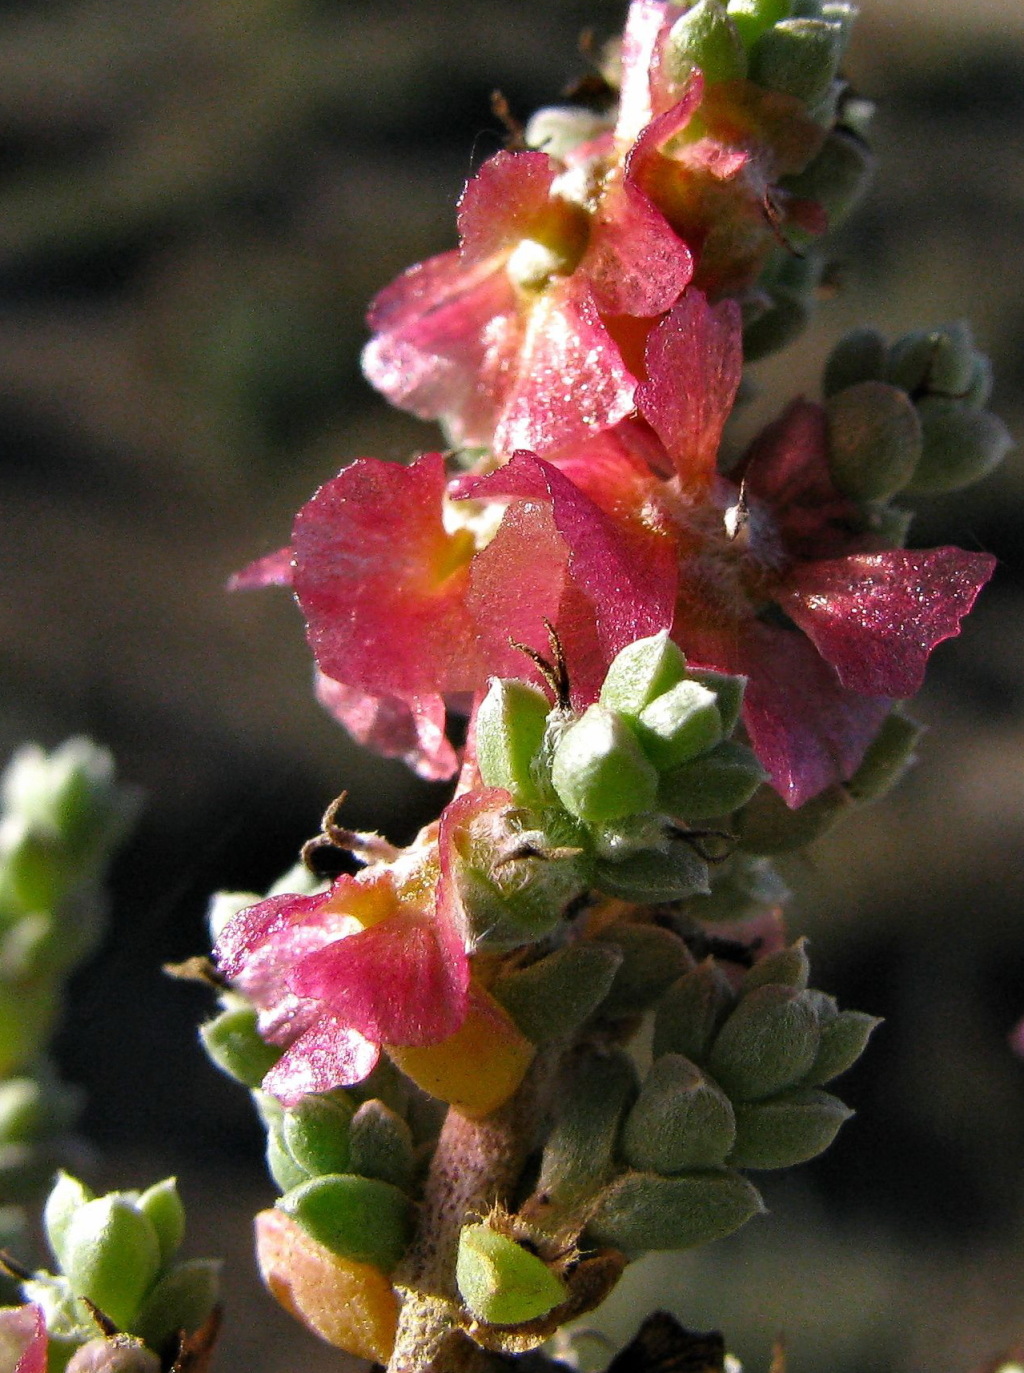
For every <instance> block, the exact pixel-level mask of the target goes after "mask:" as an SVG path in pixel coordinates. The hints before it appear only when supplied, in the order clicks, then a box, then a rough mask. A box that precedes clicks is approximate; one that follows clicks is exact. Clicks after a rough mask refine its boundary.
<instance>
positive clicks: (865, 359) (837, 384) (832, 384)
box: [822, 328, 889, 396]
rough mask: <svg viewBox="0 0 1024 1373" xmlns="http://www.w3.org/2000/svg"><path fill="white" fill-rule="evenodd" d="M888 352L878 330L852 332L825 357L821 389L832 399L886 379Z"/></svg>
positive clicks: (855, 330)
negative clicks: (852, 389) (848, 388)
mask: <svg viewBox="0 0 1024 1373" xmlns="http://www.w3.org/2000/svg"><path fill="white" fill-rule="evenodd" d="M888 356H889V349H888V347H887V346H886V342H885V339H884V338H883V337H882V335H881V334H880V333H879V332H878V330H877V329H867V328H862V329H852V330H851V331H850V332H849V333H848V334H844V335H843V337H842V338H841V339H840V340H839V342H838V343H837V344H836V346H835V347H834V348H833V349H832V351H831V353H829V355H828V361H827V362H826V363H825V376H824V380H823V383H822V389H823V390H824V392H825V395H826V396H834V395H835V393H836V392H837V391H844V390H845V389H846V388H847V387H848V386H857V385H859V384H860V382H862V381H882V380H884V378H885V369H886V361H887V359H888Z"/></svg>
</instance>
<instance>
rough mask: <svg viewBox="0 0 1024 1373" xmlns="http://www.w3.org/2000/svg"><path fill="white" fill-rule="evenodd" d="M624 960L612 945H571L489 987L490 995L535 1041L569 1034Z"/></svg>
mask: <svg viewBox="0 0 1024 1373" xmlns="http://www.w3.org/2000/svg"><path fill="white" fill-rule="evenodd" d="M621 962H622V954H621V952H620V951H619V950H618V949H616V948H613V947H612V946H611V945H602V944H595V943H590V942H587V943H579V944H569V945H567V946H566V947H565V948H562V949H556V950H555V951H554V953H550V954H548V955H547V957H546V958H542V959H540V960H539V961H538V962H537V963H531V964H529V965H528V966H527V967H525V968H517V969H514V970H513V971H512V972H510V973H506V974H505V975H504V976H503V977H500V978H498V980H497V981H496V982H495V983H494V984H493V985H492V986H491V989H490V990H491V995H492V996H494V997H495V999H496V1000H498V1001H500V1002H501V1004H502V1005H503V1006H504V1008H505V1010H506V1011H508V1013H509V1015H510V1016H511V1017H512V1019H513V1020H514V1021H515V1022H516V1024H517V1025H518V1026H519V1028H520V1030H522V1032H523V1034H524V1035H525V1036H526V1037H527V1039H529V1040H530V1041H531V1042H532V1043H534V1044H546V1043H547V1042H548V1041H550V1040H552V1039H563V1038H566V1039H567V1038H568V1037H569V1036H570V1035H573V1034H575V1032H576V1031H577V1030H578V1029H579V1028H580V1027H581V1026H582V1025H583V1024H585V1023H586V1021H588V1020H589V1019H590V1017H591V1016H592V1015H593V1014H594V1012H595V1011H596V1010H597V1008H598V1006H600V1004H601V1002H602V1001H603V1000H604V999H605V997H606V996H607V995H608V991H609V989H610V987H611V985H612V982H613V981H614V978H615V974H616V972H617V971H618V968H619V965H620V963H621Z"/></svg>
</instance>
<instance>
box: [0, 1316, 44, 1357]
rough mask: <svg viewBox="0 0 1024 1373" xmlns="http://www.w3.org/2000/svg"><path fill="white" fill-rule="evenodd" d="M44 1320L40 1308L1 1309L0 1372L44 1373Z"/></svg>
mask: <svg viewBox="0 0 1024 1373" xmlns="http://www.w3.org/2000/svg"><path fill="white" fill-rule="evenodd" d="M46 1346H47V1337H46V1318H45V1316H44V1315H43V1309H42V1307H41V1306H37V1305H36V1304H35V1303H31V1304H29V1305H26V1306H9V1307H4V1308H2V1309H0V1369H4V1370H5V1373H6V1370H10V1373H46Z"/></svg>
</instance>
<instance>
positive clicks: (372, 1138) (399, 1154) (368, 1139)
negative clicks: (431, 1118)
mask: <svg viewBox="0 0 1024 1373" xmlns="http://www.w3.org/2000/svg"><path fill="white" fill-rule="evenodd" d="M415 1169H416V1159H415V1155H414V1153H413V1144H412V1131H411V1130H410V1129H409V1126H408V1125H407V1124H406V1122H405V1121H404V1120H403V1119H402V1117H401V1116H400V1115H397V1114H396V1113H395V1112H394V1111H392V1110H391V1108H390V1107H388V1106H385V1105H384V1103H383V1101H378V1100H377V1099H376V1098H373V1099H371V1100H370V1101H364V1102H363V1104H362V1106H360V1108H359V1110H358V1111H357V1112H356V1113H355V1115H354V1116H353V1117H352V1130H351V1160H350V1163H349V1170H350V1171H351V1172H353V1173H358V1174H359V1175H360V1177H364V1178H379V1179H380V1180H381V1182H390V1183H391V1184H392V1186H394V1187H401V1188H403V1189H406V1188H408V1187H409V1184H410V1183H411V1182H412V1178H413V1173H414V1172H415Z"/></svg>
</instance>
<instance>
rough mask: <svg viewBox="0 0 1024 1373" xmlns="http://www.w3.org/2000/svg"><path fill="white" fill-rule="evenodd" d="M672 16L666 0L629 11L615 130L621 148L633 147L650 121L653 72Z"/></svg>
mask: <svg viewBox="0 0 1024 1373" xmlns="http://www.w3.org/2000/svg"><path fill="white" fill-rule="evenodd" d="M669 13H671V8H670V6H668V5H666V4H665V0H633V3H632V4H631V5H630V7H629V14H628V16H627V18H626V27H625V31H624V33H623V35H622V86H621V90H620V93H619V118H618V123H617V125H616V128H615V137H616V140H617V141H618V142H619V143H621V144H629V143H632V142H633V141H634V139H636V138H637V137H638V136H639V133H640V130H641V129H642V128H643V127H644V125H646V124H649V123H650V121H651V116H652V114H653V112H654V111H653V109H652V106H651V68H652V67H653V66H654V65H655V57H656V53H657V49H658V39H659V38H660V36H661V30H662V28H663V27H664V25H665V22H666V18H667V17H668V14H669ZM672 17H675V16H674V15H673V16H672Z"/></svg>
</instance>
